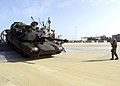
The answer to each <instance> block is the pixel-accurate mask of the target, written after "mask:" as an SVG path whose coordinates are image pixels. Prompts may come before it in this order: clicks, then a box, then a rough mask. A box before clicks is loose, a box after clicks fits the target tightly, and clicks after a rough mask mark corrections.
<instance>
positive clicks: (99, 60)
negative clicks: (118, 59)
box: [82, 59, 110, 62]
mask: <svg viewBox="0 0 120 86" xmlns="http://www.w3.org/2000/svg"><path fill="white" fill-rule="evenodd" d="M103 61H110V60H109V59H97V60H83V61H82V62H103Z"/></svg>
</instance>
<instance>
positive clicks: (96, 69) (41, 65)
mask: <svg viewBox="0 0 120 86" xmlns="http://www.w3.org/2000/svg"><path fill="white" fill-rule="evenodd" d="M119 45H120V44H118V51H117V52H118V55H119V56H120V50H119V49H120V46H119ZM64 47H65V48H66V51H67V53H64V52H63V53H61V54H59V55H54V56H52V57H50V58H43V59H32V60H27V59H25V58H23V57H22V56H21V55H20V54H18V53H17V52H16V51H14V50H12V49H11V48H9V47H8V46H6V45H2V46H0V86H119V85H120V78H119V77H120V60H109V58H110V57H111V55H110V44H109V43H99V44H97V43H93V44H88V43H87V44H64Z"/></svg>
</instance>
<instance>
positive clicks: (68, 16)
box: [0, 0, 120, 39]
mask: <svg viewBox="0 0 120 86" xmlns="http://www.w3.org/2000/svg"><path fill="white" fill-rule="evenodd" d="M31 16H32V17H33V18H34V19H35V20H36V21H39V18H40V20H41V21H45V22H46V21H47V19H48V17H50V19H51V22H52V23H51V28H53V29H54V30H55V31H56V32H57V34H58V35H62V38H66V39H80V38H81V37H88V36H89V37H91V36H100V35H106V36H109V37H110V36H112V35H115V34H120V31H119V30H120V0H0V32H1V31H3V30H5V29H9V28H10V26H11V24H12V23H13V22H18V21H20V22H24V23H26V24H30V23H31V22H32V20H31Z"/></svg>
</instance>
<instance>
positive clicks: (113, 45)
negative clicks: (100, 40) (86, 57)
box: [110, 38, 119, 60]
mask: <svg viewBox="0 0 120 86" xmlns="http://www.w3.org/2000/svg"><path fill="white" fill-rule="evenodd" d="M110 44H111V47H112V49H111V53H112V58H111V59H110V60H114V55H115V56H116V58H115V60H118V59H119V58H118V55H117V53H116V49H117V40H116V39H115V38H114V39H112V41H111V42H110Z"/></svg>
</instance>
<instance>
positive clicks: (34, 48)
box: [1, 18, 67, 58]
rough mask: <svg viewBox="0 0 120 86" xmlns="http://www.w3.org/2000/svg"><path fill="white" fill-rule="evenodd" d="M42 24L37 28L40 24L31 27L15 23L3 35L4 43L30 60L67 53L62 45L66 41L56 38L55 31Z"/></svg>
mask: <svg viewBox="0 0 120 86" xmlns="http://www.w3.org/2000/svg"><path fill="white" fill-rule="evenodd" d="M47 23H48V26H45V25H44V22H43V24H42V27H37V25H38V22H36V21H33V22H32V23H31V24H30V25H28V24H25V23H23V22H14V23H13V24H12V25H11V27H10V29H6V30H4V31H3V32H2V33H1V39H2V41H4V42H6V43H7V44H8V45H9V46H10V47H12V48H13V49H15V50H16V51H18V52H19V53H20V54H21V55H22V56H24V57H28V58H38V57H41V56H51V55H55V54H60V53H61V52H62V51H65V49H64V48H63V46H62V44H63V43H64V42H67V40H66V39H58V38H55V30H53V29H51V28H50V23H51V21H50V19H49V18H48V21H47Z"/></svg>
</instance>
